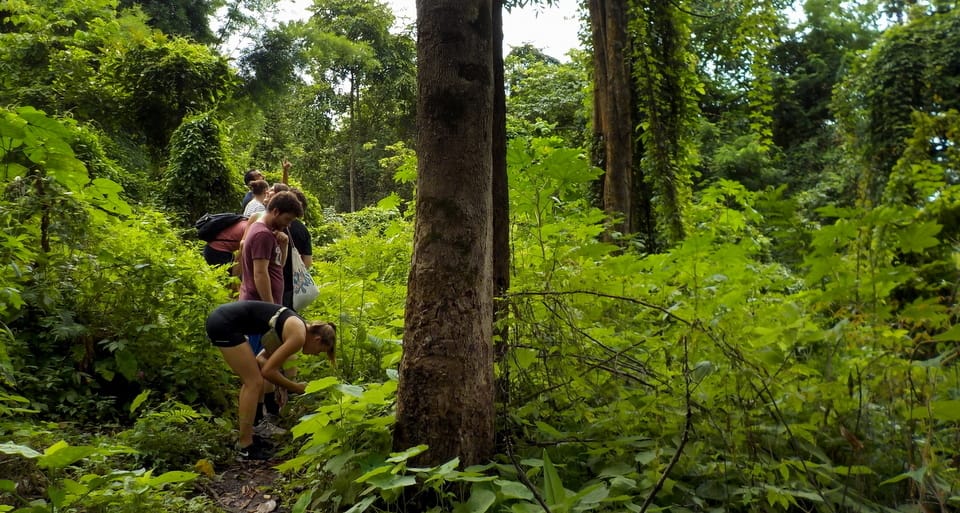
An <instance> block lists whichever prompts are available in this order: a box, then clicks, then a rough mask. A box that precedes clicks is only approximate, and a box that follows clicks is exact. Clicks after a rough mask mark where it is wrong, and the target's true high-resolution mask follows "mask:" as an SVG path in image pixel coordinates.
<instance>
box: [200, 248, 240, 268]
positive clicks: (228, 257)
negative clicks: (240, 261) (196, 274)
mask: <svg viewBox="0 0 960 513" xmlns="http://www.w3.org/2000/svg"><path fill="white" fill-rule="evenodd" d="M203 259H204V260H206V261H207V263H208V264H210V265H227V264H231V263H233V253H231V252H229V251H220V250H219V249H213V248H211V247H210V245H209V244H207V245H206V246H204V247H203Z"/></svg>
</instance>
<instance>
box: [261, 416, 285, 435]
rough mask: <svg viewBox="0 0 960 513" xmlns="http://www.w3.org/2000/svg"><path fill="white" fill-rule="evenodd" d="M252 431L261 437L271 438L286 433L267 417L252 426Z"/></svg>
mask: <svg viewBox="0 0 960 513" xmlns="http://www.w3.org/2000/svg"><path fill="white" fill-rule="evenodd" d="M253 433H254V434H256V435H258V436H261V437H263V438H273V437H275V436H283V435H285V434H287V430H286V429H283V428H282V427H279V426H276V425H274V424H273V423H272V422H270V421H269V420H267V419H263V420H261V421H260V423H259V424H257V425H256V426H253Z"/></svg>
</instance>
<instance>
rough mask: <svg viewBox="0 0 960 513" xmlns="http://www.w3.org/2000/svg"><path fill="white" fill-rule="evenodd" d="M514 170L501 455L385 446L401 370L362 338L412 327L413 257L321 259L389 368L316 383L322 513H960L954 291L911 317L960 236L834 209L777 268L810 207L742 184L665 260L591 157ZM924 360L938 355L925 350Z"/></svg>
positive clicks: (534, 159) (520, 157)
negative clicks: (631, 240)
mask: <svg viewBox="0 0 960 513" xmlns="http://www.w3.org/2000/svg"><path fill="white" fill-rule="evenodd" d="M508 162H509V165H510V173H511V174H510V179H511V210H510V212H511V221H512V226H511V228H512V230H511V235H512V239H511V241H512V250H513V252H512V262H511V263H512V268H513V271H514V272H513V274H512V276H511V279H512V282H511V290H510V292H509V297H508V301H509V309H508V310H509V312H510V316H509V318H507V319H504V320H501V322H502V323H503V326H504V327H505V328H506V329H507V333H509V340H508V341H507V350H506V353H505V355H504V357H503V359H502V360H500V361H498V362H497V366H496V377H497V380H498V382H497V383H498V394H499V395H498V412H499V414H498V419H497V434H498V440H499V445H498V448H499V451H498V452H499V453H498V455H497V456H496V458H495V460H494V461H493V462H492V463H491V464H490V465H487V466H485V467H482V468H474V469H460V468H459V466H458V463H457V462H456V461H452V462H448V464H445V465H441V466H438V467H435V468H430V469H424V468H409V467H407V465H406V461H407V459H408V458H409V457H410V454H413V453H415V452H416V451H422V450H426V448H410V449H409V451H406V452H403V453H390V452H388V450H387V448H386V447H385V442H381V443H371V440H376V439H377V438H376V436H373V434H375V433H379V432H380V431H379V430H380V429H381V428H382V426H387V425H390V424H391V423H392V422H393V411H392V407H393V402H394V397H393V395H392V394H382V393H381V392H378V391H377V387H376V385H375V383H378V382H380V383H388V382H386V381H384V378H383V377H382V376H383V375H387V376H390V375H393V372H395V371H394V370H393V369H392V368H391V366H392V365H396V361H398V360H396V361H393V360H383V359H377V358H376V355H375V354H368V353H366V352H363V351H361V348H362V347H363V346H362V339H360V338H357V335H359V334H364V335H366V338H368V339H369V338H370V336H369V334H370V330H372V329H380V330H386V329H387V327H390V328H392V329H396V331H395V332H394V335H393V336H397V337H399V336H400V335H401V333H402V323H401V322H398V321H402V318H401V317H400V315H399V312H401V311H402V301H403V293H402V291H401V290H399V288H400V287H402V284H403V281H402V280H401V279H400V277H401V276H405V275H406V272H407V268H406V267H405V265H404V264H405V263H406V261H407V260H396V261H393V260H391V259H390V256H391V255H392V254H391V253H390V252H389V251H388V250H389V249H390V248H386V247H384V246H383V240H384V237H383V235H382V233H385V232H380V233H381V235H380V236H379V238H370V239H366V238H364V236H359V237H356V239H354V238H353V237H352V236H349V235H348V236H344V237H342V238H341V239H338V241H337V243H335V244H333V245H331V246H329V247H327V248H325V251H329V253H327V256H326V257H321V260H322V261H323V262H324V263H323V264H321V265H322V266H323V267H321V268H322V269H324V272H323V273H321V274H322V275H325V276H328V277H332V276H337V279H336V280H332V278H331V280H332V281H331V284H330V285H328V286H326V287H324V289H323V290H324V293H325V294H327V296H326V298H328V299H327V300H326V301H324V302H323V304H324V305H325V306H323V308H330V305H333V304H339V305H342V307H343V309H344V310H343V311H345V312H349V313H350V316H349V317H348V318H349V319H356V318H358V315H357V314H358V313H362V314H363V318H364V319H366V321H367V323H366V326H375V328H370V327H366V328H365V329H366V330H367V332H366V333H363V332H362V331H361V330H360V327H359V326H357V325H353V326H351V328H350V329H351V330H353V333H354V334H355V335H354V336H352V337H348V338H346V339H345V340H346V343H347V344H353V345H354V347H352V348H350V349H347V350H346V351H347V354H348V357H347V359H348V360H350V362H349V367H348V368H349V369H351V370H353V369H356V368H357V365H358V364H357V363H354V362H355V361H365V362H366V363H364V364H360V365H364V366H365V368H366V369H369V370H366V371H364V372H360V373H357V372H344V373H343V374H342V375H341V376H342V377H344V378H346V379H345V381H344V383H343V384H339V382H336V381H330V380H332V379H333V378H327V379H325V380H321V381H320V382H315V383H314V384H313V385H311V386H313V387H316V388H314V390H316V391H317V392H318V393H317V394H313V395H314V396H315V397H314V398H313V400H315V401H317V402H318V404H317V405H316V406H314V407H313V409H312V410H310V411H309V412H308V413H307V414H306V415H305V416H304V417H303V418H302V420H301V422H300V424H298V425H297V426H296V427H295V428H294V433H295V434H296V435H297V436H298V437H300V438H303V439H304V440H303V442H301V443H302V448H301V449H300V452H299V455H298V456H297V458H295V459H294V460H291V462H290V463H289V465H287V466H285V469H287V470H291V471H298V472H302V479H303V480H304V481H306V482H308V483H309V484H304V486H306V491H305V492H304V494H303V495H302V496H301V501H302V502H301V504H303V505H304V506H305V507H306V506H308V505H310V504H312V505H314V506H319V505H320V504H325V503H332V505H335V506H336V505H339V506H347V505H352V509H351V510H352V511H357V512H359V511H371V510H378V511H384V510H385V511H400V510H402V501H399V498H400V497H401V496H402V495H403V494H405V493H406V494H407V495H406V497H410V496H411V495H418V494H424V493H427V492H429V491H430V490H435V491H436V492H435V493H436V496H435V502H434V509H432V511H446V510H461V509H462V510H473V509H474V508H480V509H484V508H485V509H486V510H488V511H539V510H540V508H541V507H542V505H546V506H547V507H549V509H550V510H551V511H587V510H592V511H641V510H642V509H644V508H670V509H671V510H676V511H703V510H712V511H715V510H724V511H797V510H804V511H831V512H835V511H877V512H879V511H890V510H893V509H897V508H900V509H903V508H909V507H910V506H911V505H915V504H920V505H923V507H924V508H927V509H931V508H932V509H938V510H940V511H947V510H949V509H950V508H952V507H953V506H954V505H956V504H957V502H958V501H960V494H958V490H960V476H958V472H957V468H956V466H955V461H956V460H955V459H954V458H955V454H956V451H955V450H953V449H951V447H956V441H957V436H958V428H957V426H958V422H960V418H958V417H957V414H956V411H960V409H957V408H956V406H957V404H958V403H957V400H958V399H957V392H956V391H957V390H960V373H958V371H957V369H956V365H955V363H954V362H955V360H956V354H957V353H956V351H957V346H956V342H957V340H958V339H960V331H958V330H957V329H956V328H954V327H952V319H954V318H955V315H956V312H955V308H954V307H953V305H951V304H944V302H943V298H942V297H940V296H939V295H937V293H936V292H935V291H936V290H938V289H939V288H942V287H939V288H930V289H928V288H922V287H915V290H917V291H919V292H920V293H921V297H913V298H911V299H910V301H909V302H903V301H899V300H898V299H897V298H896V294H895V291H896V290H898V287H900V286H902V285H903V284H906V283H911V281H912V280H915V279H916V277H917V276H918V275H917V272H916V270H915V268H914V267H913V264H912V263H911V262H913V260H911V259H909V258H902V255H927V256H931V255H932V253H929V252H928V250H930V249H931V248H934V247H938V246H940V245H941V244H942V243H941V242H940V241H939V240H938V239H937V237H936V235H937V233H938V228H937V224H936V222H935V221H931V220H930V219H929V218H928V217H927V216H926V215H925V214H924V212H923V211H920V210H917V209H915V208H910V207H901V208H891V207H884V208H881V209H875V210H872V211H865V210H859V209H825V210H821V212H820V216H821V219H822V220H831V221H832V222H831V223H830V224H824V225H819V226H817V229H816V230H814V231H813V232H812V233H810V234H808V236H803V237H796V238H795V239H794V242H793V244H794V246H793V247H794V248H803V250H804V251H805V252H806V254H805V255H797V256H794V257H792V258H791V259H789V263H790V264H791V267H787V266H785V265H781V264H780V263H779V262H777V261H775V260H774V259H772V258H771V255H776V254H777V252H776V251H774V250H773V249H772V245H773V244H774V243H775V241H774V240H773V239H771V238H769V237H770V236H771V235H776V234H775V233H772V232H770V231H769V230H765V229H764V217H763V212H771V213H776V212H785V211H786V212H789V211H791V209H792V208H793V207H792V206H790V205H786V206H782V208H781V206H779V205H776V204H775V203H776V201H778V200H777V198H776V196H775V195H762V196H761V195H758V194H756V193H752V192H749V191H747V190H746V189H745V188H744V187H742V186H741V185H739V184H737V183H735V182H730V181H719V182H717V183H716V184H714V185H713V186H712V187H709V188H707V189H706V190H704V191H702V193H701V194H699V197H698V199H697V202H696V203H695V204H693V205H692V206H691V208H690V210H689V211H688V215H689V221H690V223H691V230H690V235H689V236H688V237H687V238H686V239H685V240H684V241H682V242H681V243H679V244H678V245H677V246H676V247H674V248H672V249H671V250H670V251H667V252H664V253H662V254H654V255H643V254H636V253H633V252H631V251H623V250H622V249H620V248H618V247H616V246H613V245H610V244H607V243H605V242H603V240H602V238H601V235H602V233H603V231H604V229H605V227H606V223H607V219H606V216H605V215H604V214H603V213H602V212H601V211H599V210H598V209H596V208H594V207H593V206H592V205H590V203H589V202H588V201H586V200H585V199H584V198H586V197H587V192H586V191H587V190H588V188H589V184H590V182H591V180H593V179H594V178H595V177H596V176H597V171H596V170H595V169H592V168H590V167H589V165H588V164H587V162H586V160H585V159H584V158H583V156H582V155H581V154H580V152H578V151H573V150H569V149H564V148H557V147H555V146H554V145H553V143H552V142H550V141H548V140H534V141H529V142H523V141H514V142H513V143H512V144H511V146H510V149H509V151H508ZM757 201H763V202H764V205H763V206H764V209H763V212H761V211H760V210H758V209H757V208H755V207H754V202H757ZM407 229H408V230H409V227H408V228H407ZM405 240H406V241H409V240H410V239H409V238H406V239H405ZM360 241H363V242H362V244H358V243H359V242H360ZM391 247H392V246H391ZM384 260H387V261H388V262H391V263H386V264H385V263H384ZM385 265H386V266H387V268H388V269H390V271H391V272H389V273H385V272H383V271H384V266H385ZM337 271H339V272H337ZM394 277H395V278H394ZM372 279H379V280H381V281H383V282H388V283H391V284H394V286H395V287H397V288H398V290H396V291H395V293H392V294H383V293H378V294H376V295H370V293H369V291H371V290H378V291H380V290H383V289H377V288H374V287H372V286H371V285H369V283H368V281H369V280H372ZM950 279H953V278H950ZM391 290H392V289H391ZM353 291H360V292H361V294H357V293H356V292H353ZM923 294H927V295H926V296H923ZM359 298H362V299H363V300H362V301H361V300H360V299H359ZM374 304H375V305H376V308H373V306H372V305H374ZM391 311H393V312H398V313H397V314H394V315H381V316H375V315H371V314H372V313H374V312H383V313H388V312H391ZM391 319H392V321H391ZM377 321H379V322H377ZM390 322H394V323H396V324H394V325H391V324H389V323H390ZM919 348H924V350H925V352H926V353H927V354H931V355H934V356H933V357H932V358H925V359H917V358H915V355H917V354H918V349H919ZM928 348H929V351H927V349H928ZM371 356H374V359H373V360H372V361H370V360H369V358H370V357H371ZM391 362H392V363H391ZM373 363H376V367H375V368H374V366H373V365H372V364H373ZM345 367H347V366H345ZM383 368H385V369H386V371H387V372H384V373H382V374H381V371H380V369H383ZM349 379H354V380H356V381H354V383H356V384H354V385H347V384H346V383H348V382H350V381H348V380H349ZM325 390H330V393H323V392H321V391H325ZM334 390H335V391H334ZM360 405H362V407H360ZM347 418H350V419H352V422H346V420H347ZM374 426H375V427H374ZM411 451H413V452H411ZM334 471H336V472H334ZM298 475H300V474H298ZM438 483H444V485H442V486H441V485H439V484H438ZM448 485H450V486H452V488H447V487H446V486H448ZM438 487H439V488H438ZM454 490H458V491H457V492H456V493H452V492H453V491H454ZM324 507H326V506H324Z"/></svg>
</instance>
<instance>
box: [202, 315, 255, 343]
mask: <svg viewBox="0 0 960 513" xmlns="http://www.w3.org/2000/svg"><path fill="white" fill-rule="evenodd" d="M207 336H209V337H210V341H211V342H213V345H215V346H217V347H233V346H239V345H240V344H243V343H244V342H246V341H247V338H246V337H245V336H244V335H243V333H238V332H237V331H236V329H234V327H233V326H232V325H231V323H230V321H229V320H228V319H227V316H226V315H223V314H222V313H221V312H219V311H217V310H214V311H213V313H211V314H210V316H209V317H207Z"/></svg>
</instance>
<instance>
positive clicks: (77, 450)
mask: <svg viewBox="0 0 960 513" xmlns="http://www.w3.org/2000/svg"><path fill="white" fill-rule="evenodd" d="M126 451H128V450H126V449H124V448H122V447H116V446H113V447H111V446H89V445H70V444H68V443H67V442H65V441H62V440H61V441H59V442H57V443H55V444H53V445H51V446H50V447H48V448H47V449H45V450H44V451H43V452H42V453H41V452H38V451H36V450H34V449H32V448H30V447H28V446H24V445H17V444H12V443H6V444H0V454H4V455H5V456H7V457H12V458H15V459H17V460H19V461H21V462H29V463H32V464H34V465H35V468H36V469H37V470H38V471H39V472H42V473H43V474H44V476H45V477H46V490H45V494H44V498H39V499H33V500H30V499H29V498H28V497H26V496H24V495H22V494H21V490H20V489H19V488H20V486H19V485H20V484H21V483H18V482H15V481H12V480H9V479H2V480H0V511H12V512H14V513H43V512H52V511H62V512H81V511H82V512H107V511H110V512H114V511H116V512H130V513H133V512H138V511H143V510H144V509H156V510H160V511H182V512H191V511H193V512H199V511H205V510H206V511H209V509H207V508H210V507H211V505H210V504H209V501H207V500H205V499H184V498H181V497H180V495H182V493H183V490H184V486H185V485H189V484H190V483H192V481H193V480H194V479H195V478H196V477H197V474H195V473H192V472H183V471H171V472H166V473H163V474H160V475H156V476H154V475H153V472H152V471H145V470H143V469H140V470H132V471H126V470H113V471H110V472H106V473H102V474H101V473H98V472H96V471H95V470H94V471H90V469H89V468H87V467H89V466H91V464H93V463H95V462H96V461H97V460H104V459H106V458H110V457H113V456H115V455H117V454H119V453H123V452H126ZM17 506H19V507H17Z"/></svg>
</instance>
